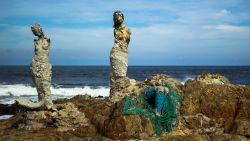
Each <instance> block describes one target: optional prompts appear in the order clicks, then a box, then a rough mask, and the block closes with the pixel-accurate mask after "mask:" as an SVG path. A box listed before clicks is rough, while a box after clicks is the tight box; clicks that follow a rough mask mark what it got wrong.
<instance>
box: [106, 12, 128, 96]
mask: <svg viewBox="0 0 250 141" xmlns="http://www.w3.org/2000/svg"><path fill="white" fill-rule="evenodd" d="M113 20H114V37H115V40H114V41H115V43H114V46H113V47H112V49H111V51H110V95H111V96H113V95H114V94H116V93H113V89H114V88H115V87H116V83H117V82H116V81H117V79H119V78H122V77H126V76H127V69H128V45H129V41H130V34H131V31H130V29H129V28H126V27H125V25H124V22H123V21H124V15H123V13H122V12H121V11H115V12H114V15H113Z"/></svg>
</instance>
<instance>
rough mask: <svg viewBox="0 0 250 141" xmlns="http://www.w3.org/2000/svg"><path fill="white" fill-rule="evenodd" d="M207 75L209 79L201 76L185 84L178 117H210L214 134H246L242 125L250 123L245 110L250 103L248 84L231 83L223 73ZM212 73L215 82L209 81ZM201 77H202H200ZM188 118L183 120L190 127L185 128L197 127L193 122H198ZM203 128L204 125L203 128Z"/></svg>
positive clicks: (247, 112) (246, 130)
mask: <svg viewBox="0 0 250 141" xmlns="http://www.w3.org/2000/svg"><path fill="white" fill-rule="evenodd" d="M208 76H209V77H208V78H209V79H207V78H206V77H204V75H203V76H198V77H197V78H196V79H195V80H189V81H187V82H186V83H185V85H184V89H183V92H184V94H183V104H182V106H181V116H182V117H185V116H194V115H196V114H198V113H200V114H202V115H204V116H206V117H207V118H209V119H210V122H211V124H209V127H213V128H214V129H216V130H215V132H217V133H218V131H219V134H224V133H228V134H236V135H239V136H248V133H247V132H248V129H246V128H245V125H246V124H247V123H248V122H249V115H250V114H249V113H250V112H249V110H247V109H249V106H250V103H249V100H250V87H249V86H240V85H232V84H230V83H229V81H228V80H227V79H226V78H225V77H223V76H219V75H210V74H209V75H208ZM215 76H216V81H212V80H211V79H210V78H214V77H215ZM201 78H204V79H203V80H201ZM205 80H206V81H205ZM218 82H220V83H218ZM221 82H223V83H221ZM184 121H185V120H184ZM191 121H192V122H190V121H187V120H186V121H185V122H183V123H184V124H186V125H187V124H190V125H189V126H191V127H187V126H186V128H187V129H199V128H198V127H199V126H197V125H196V124H198V123H195V122H194V123H193V120H191ZM242 123H246V124H242ZM194 126H196V127H195V128H194ZM204 129H206V128H203V129H202V130H204ZM199 130H200V129H199ZM222 131H223V132H222ZM215 132H213V134H215Z"/></svg>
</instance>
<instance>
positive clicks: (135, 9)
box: [0, 0, 250, 65]
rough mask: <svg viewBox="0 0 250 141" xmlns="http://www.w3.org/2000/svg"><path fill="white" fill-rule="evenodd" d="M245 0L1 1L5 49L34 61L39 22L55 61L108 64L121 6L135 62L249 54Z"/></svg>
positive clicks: (1, 47) (0, 40)
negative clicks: (34, 28) (34, 31)
mask: <svg viewBox="0 0 250 141" xmlns="http://www.w3.org/2000/svg"><path fill="white" fill-rule="evenodd" d="M245 3H246V2H244V1H243V0H227V1H220V2H218V1H216V0H209V1H200V2H197V1H193V0H189V1H184V2H180V1H178V0H171V1H161V0H160V1H145V0H138V1H116V0H110V1H108V2H107V1H96V0H93V1H86V0H76V1H69V0H62V1H48V0H47V1H46V0H45V1H31V0H28V1H18V0H13V1H2V2H1V6H0V23H3V24H0V51H6V50H8V49H11V50H13V51H14V52H16V53H12V54H15V57H16V58H18V59H19V60H22V59H21V58H22V56H25V58H26V60H24V61H23V63H24V64H27V63H29V60H30V58H31V57H32V55H33V49H34V45H33V39H34V38H35V37H34V35H32V33H31V31H30V27H29V26H28V25H31V24H32V23H33V22H34V21H35V22H40V23H41V24H42V25H43V27H44V32H45V34H46V36H48V37H49V38H51V41H52V42H51V47H52V48H51V56H50V57H51V61H52V62H53V63H55V64H62V63H64V64H70V63H72V64H74V63H77V64H105V65H108V64H109V51H110V49H111V47H112V45H113V40H114V39H113V29H112V25H113V21H112V14H113V12H114V11H115V10H121V11H122V12H123V13H124V15H125V23H126V25H127V26H128V27H130V28H131V29H132V35H131V43H130V45H129V52H130V53H129V56H130V64H140V63H145V62H146V63H151V64H154V62H155V63H158V64H164V63H165V64H169V63H177V64H178V63H180V61H181V60H183V61H186V62H188V63H190V62H192V61H194V63H195V61H196V60H197V58H195V57H198V58H202V56H206V59H203V60H208V62H209V58H210V59H211V56H215V58H217V59H218V58H220V57H221V55H222V54H223V55H224V56H225V58H227V59H226V60H230V56H234V55H233V53H235V54H237V55H238V56H240V57H242V58H243V57H245V58H247V57H246V56H247V55H245V54H244V53H245V52H250V51H249V50H250V49H248V48H249V42H250V41H249V40H250V30H249V28H250V18H249V13H250V12H249V9H247V8H246V7H247V4H245ZM190 56H193V57H190ZM6 57H8V56H6ZM174 58H179V61H176V60H175V59H174ZM248 58H249V57H248ZM0 59H1V58H0ZM3 60H4V59H3V58H2V60H1V61H0V64H1V63H2V62H3ZM5 60H8V58H5ZM145 60H146V61H145ZM177 60H178V59H177ZM201 60H202V59H201ZM239 60H244V59H239ZM25 61H26V62H25ZM204 62H207V61H204Z"/></svg>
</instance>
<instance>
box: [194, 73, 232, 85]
mask: <svg viewBox="0 0 250 141" xmlns="http://www.w3.org/2000/svg"><path fill="white" fill-rule="evenodd" d="M195 81H199V82H203V83H206V84H219V85H224V84H229V83H230V81H229V80H228V79H227V78H226V77H225V76H222V75H219V74H209V73H208V74H202V75H198V76H197V77H196V78H195Z"/></svg>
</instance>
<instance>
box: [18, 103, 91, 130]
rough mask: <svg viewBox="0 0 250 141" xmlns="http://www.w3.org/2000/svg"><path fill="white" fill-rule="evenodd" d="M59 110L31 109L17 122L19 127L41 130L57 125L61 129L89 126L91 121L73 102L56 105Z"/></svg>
mask: <svg viewBox="0 0 250 141" xmlns="http://www.w3.org/2000/svg"><path fill="white" fill-rule="evenodd" d="M56 106H57V109H58V111H56V112H51V111H29V112H27V113H25V114H23V116H22V119H21V120H19V121H18V122H17V123H16V126H17V127H18V129H25V130H39V129H42V128H47V127H56V128H57V130H59V131H68V130H75V129H76V128H78V127H81V126H88V125H89V121H88V119H87V118H86V117H85V115H84V113H82V112H80V111H78V109H77V108H76V107H75V106H74V104H72V103H65V104H61V105H56Z"/></svg>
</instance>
